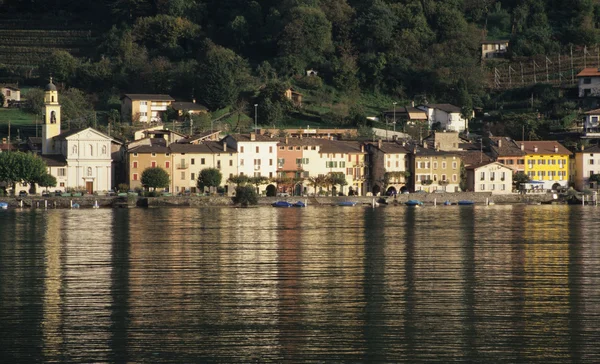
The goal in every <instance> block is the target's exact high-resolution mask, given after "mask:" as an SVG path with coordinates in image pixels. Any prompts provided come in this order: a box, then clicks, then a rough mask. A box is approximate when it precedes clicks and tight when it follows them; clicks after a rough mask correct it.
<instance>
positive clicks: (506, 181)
mask: <svg viewBox="0 0 600 364" xmlns="http://www.w3.org/2000/svg"><path fill="white" fill-rule="evenodd" d="M466 170H467V189H468V190H469V191H473V192H491V193H493V194H506V193H512V184H513V178H512V177H513V171H512V169H510V168H508V167H506V166H505V165H504V164H502V163H498V162H492V163H485V164H480V165H471V166H467V167H466Z"/></svg>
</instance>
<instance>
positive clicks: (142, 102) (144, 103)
mask: <svg viewBox="0 0 600 364" xmlns="http://www.w3.org/2000/svg"><path fill="white" fill-rule="evenodd" d="M146 105H148V101H140V106H146Z"/></svg>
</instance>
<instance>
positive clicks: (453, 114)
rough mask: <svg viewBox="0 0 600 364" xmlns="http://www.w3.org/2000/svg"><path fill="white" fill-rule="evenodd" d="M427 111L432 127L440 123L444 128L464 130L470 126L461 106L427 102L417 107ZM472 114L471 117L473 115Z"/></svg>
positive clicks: (457, 130)
mask: <svg viewBox="0 0 600 364" xmlns="http://www.w3.org/2000/svg"><path fill="white" fill-rule="evenodd" d="M417 108H418V109H420V110H423V111H425V112H426V113H427V121H428V124H429V127H430V128H434V127H435V124H436V123H439V125H440V127H441V128H442V130H446V131H456V132H462V131H464V130H466V129H468V127H469V122H468V120H467V119H465V118H463V116H462V115H461V110H460V107H458V106H454V105H451V104H427V105H419V106H418V107H417ZM473 116H474V114H473V115H471V117H473Z"/></svg>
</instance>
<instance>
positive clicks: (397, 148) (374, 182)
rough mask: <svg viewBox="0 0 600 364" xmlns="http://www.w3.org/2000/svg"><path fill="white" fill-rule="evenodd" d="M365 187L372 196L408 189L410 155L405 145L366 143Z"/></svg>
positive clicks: (398, 143)
mask: <svg viewBox="0 0 600 364" xmlns="http://www.w3.org/2000/svg"><path fill="white" fill-rule="evenodd" d="M365 151H366V152H367V161H366V163H367V167H368V171H367V186H366V191H368V192H371V193H372V194H373V195H374V196H378V195H380V194H381V195H382V194H385V195H391V194H397V193H400V192H403V191H405V190H407V189H408V187H407V184H408V181H409V180H410V171H409V169H410V168H409V161H410V158H409V156H410V154H409V150H408V149H407V147H406V143H404V142H399V141H393V142H384V141H381V140H379V141H377V142H374V143H366V144H365Z"/></svg>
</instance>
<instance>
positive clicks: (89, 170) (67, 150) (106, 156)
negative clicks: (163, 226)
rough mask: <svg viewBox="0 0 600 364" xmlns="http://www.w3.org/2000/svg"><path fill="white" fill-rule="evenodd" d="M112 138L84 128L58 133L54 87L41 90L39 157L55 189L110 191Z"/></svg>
mask: <svg viewBox="0 0 600 364" xmlns="http://www.w3.org/2000/svg"><path fill="white" fill-rule="evenodd" d="M111 142H112V139H111V138H110V137H109V136H107V135H104V134H102V133H100V132H99V131H97V130H95V129H92V128H86V129H81V130H68V131H66V132H61V116H60V104H59V103H58V91H57V90H56V86H55V85H54V84H53V83H52V79H50V83H49V84H48V85H47V86H46V88H45V94H44V115H43V125H42V154H41V156H42V158H43V159H44V160H45V161H46V164H47V165H48V172H49V173H50V174H51V175H53V176H54V177H56V180H57V186H56V188H55V189H56V190H61V191H65V190H67V189H73V190H79V191H83V190H85V191H86V192H87V193H93V192H96V191H108V190H110V189H111V188H112V178H113V175H112V167H111V164H112V158H111V153H112V150H111Z"/></svg>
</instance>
